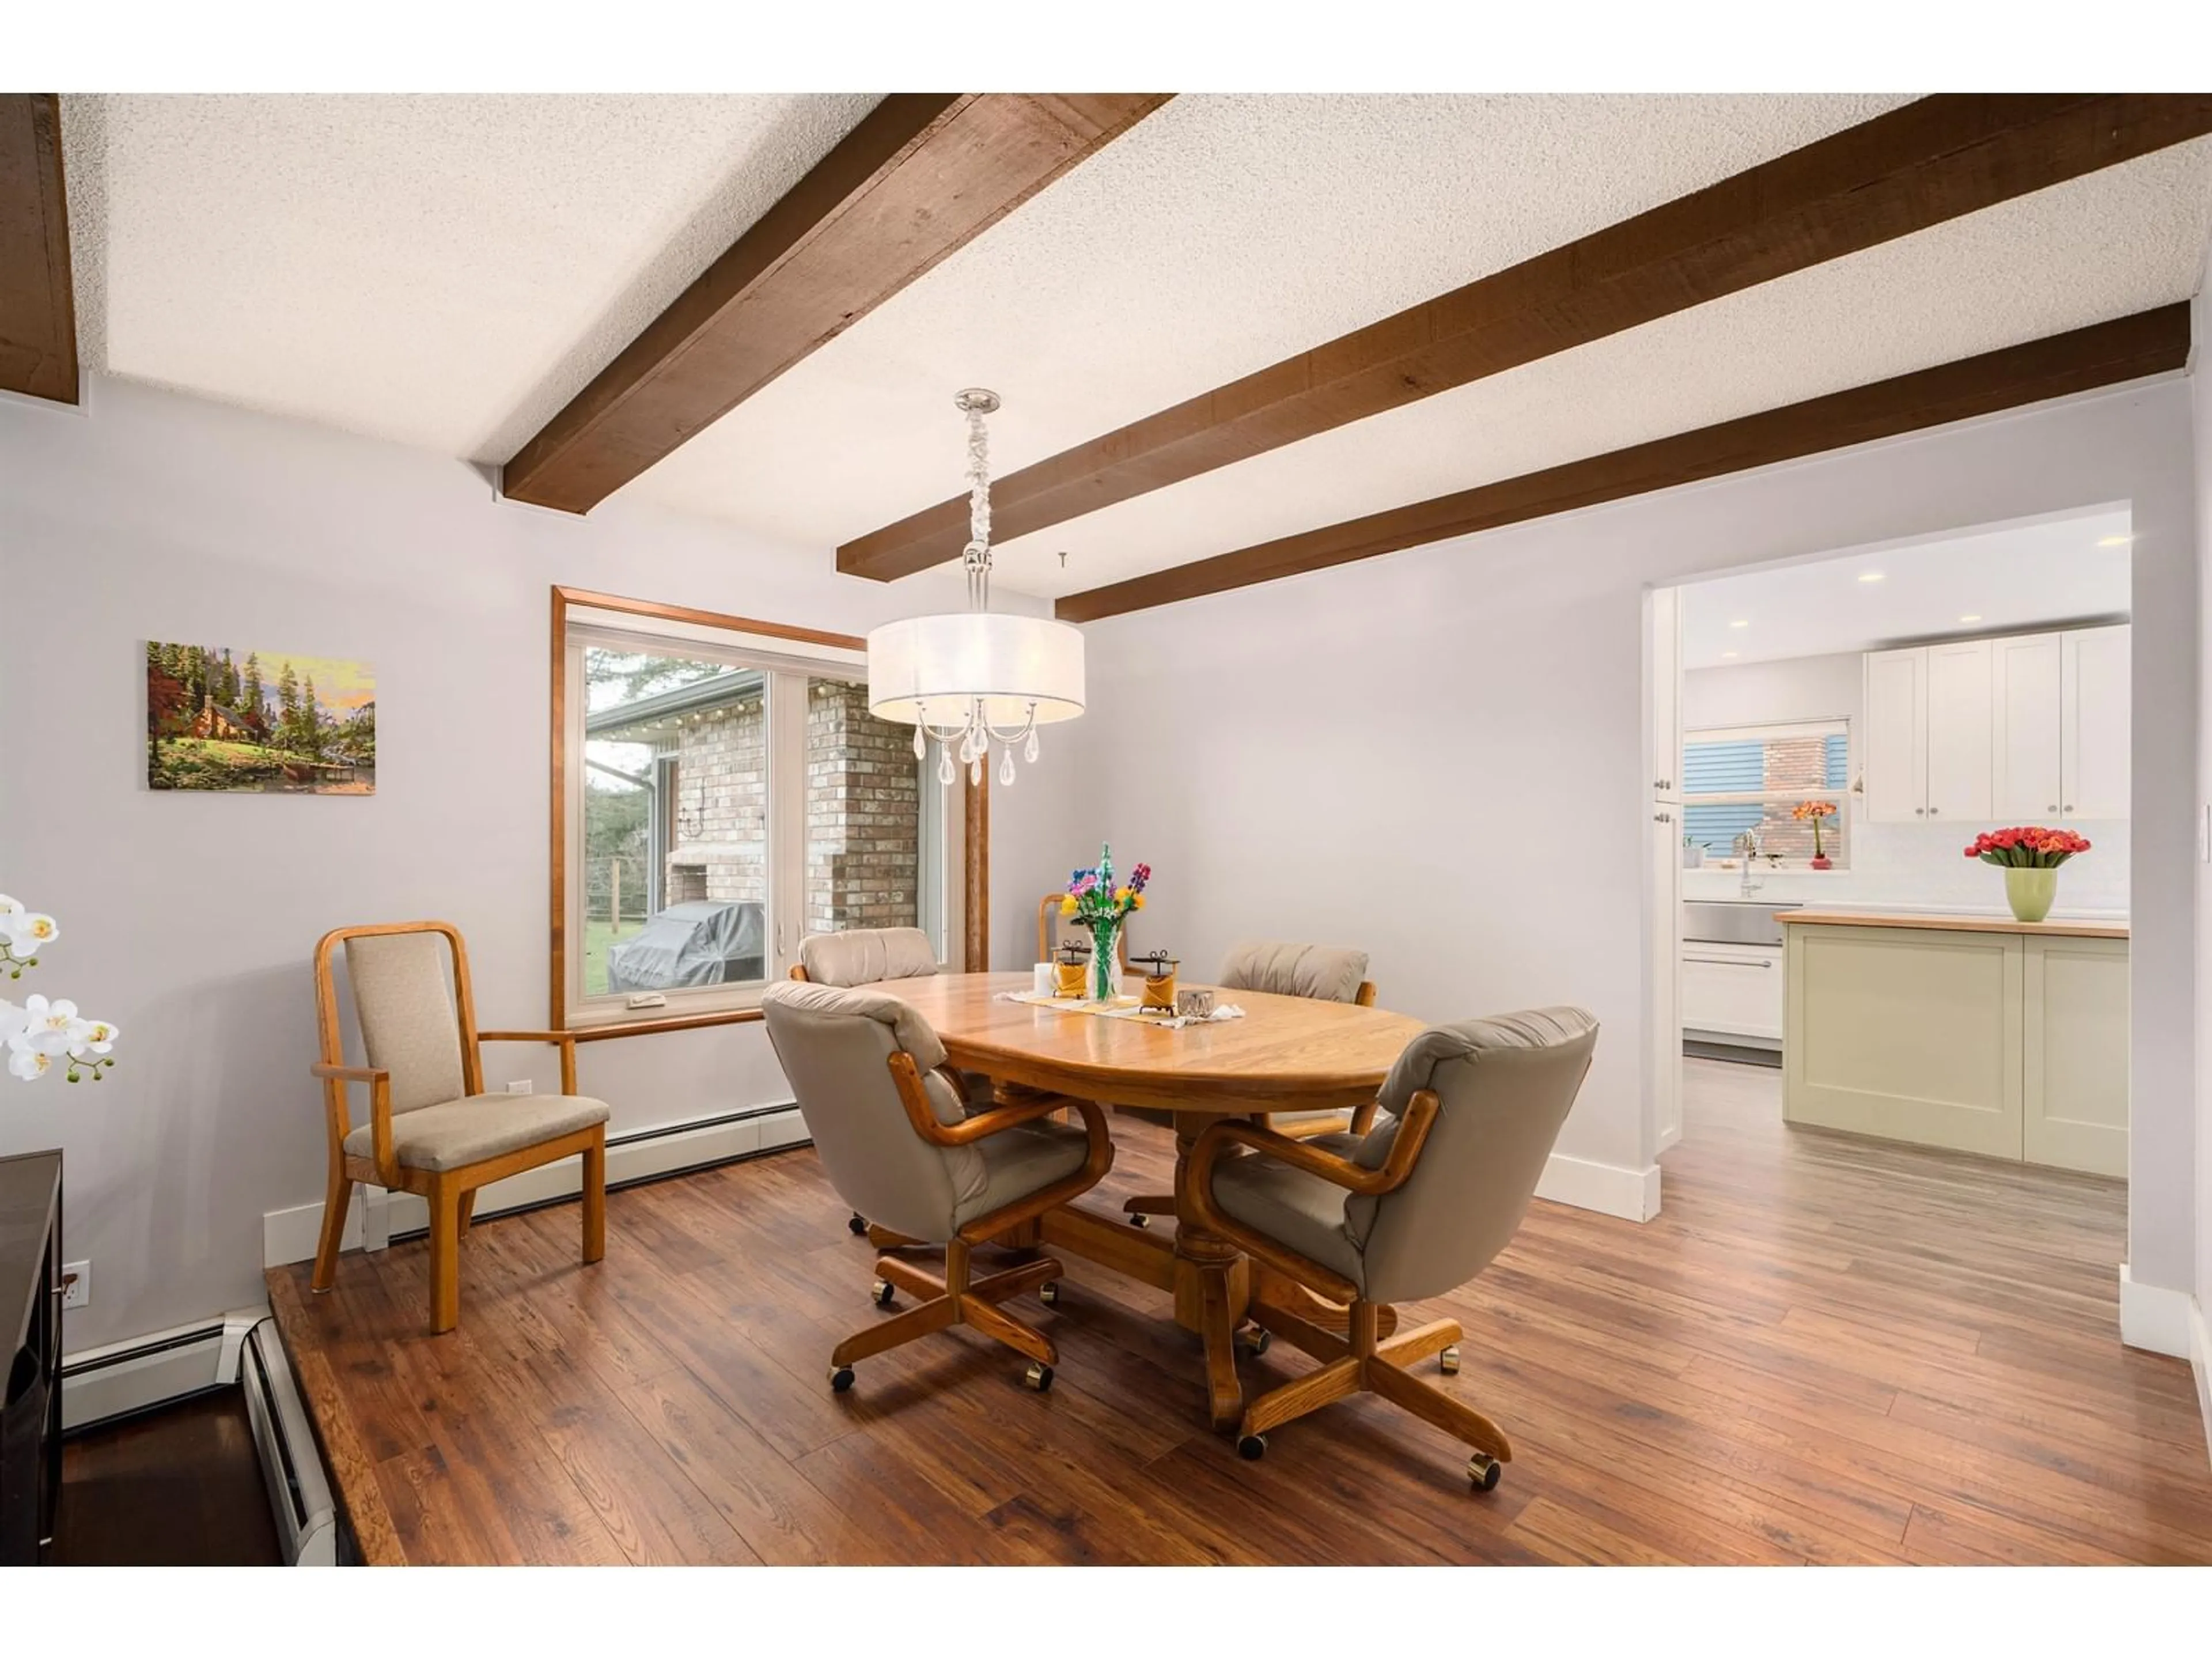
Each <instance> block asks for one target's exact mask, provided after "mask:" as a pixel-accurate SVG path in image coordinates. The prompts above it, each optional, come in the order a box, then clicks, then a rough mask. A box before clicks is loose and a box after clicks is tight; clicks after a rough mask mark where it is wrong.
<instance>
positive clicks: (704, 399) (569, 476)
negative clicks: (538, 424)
mask: <svg viewBox="0 0 2212 1659" xmlns="http://www.w3.org/2000/svg"><path fill="white" fill-rule="evenodd" d="M1169 96H1170V94H1166V93H977V92H963V93H894V94H891V95H890V97H888V98H886V99H884V100H883V102H882V103H880V104H878V105H877V106H876V107H875V108H874V109H873V110H872V111H870V112H869V113H868V115H867V116H866V118H865V119H863V120H862V121H861V122H860V125H859V126H857V127H855V128H854V130H853V131H851V132H850V133H848V135H847V136H846V137H845V138H844V139H843V141H842V142H841V143H839V144H838V145H837V147H836V149H833V150H831V151H830V152H829V155H826V156H824V157H823V160H822V161H821V162H820V164H819V165H817V167H815V168H814V169H813V171H812V172H811V173H808V174H807V175H806V176H805V178H804V179H800V180H799V183H798V184H796V185H793V187H792V189H791V190H790V191H789V192H788V193H787V194H786V195H785V196H784V197H782V198H781V200H779V201H778V202H777V203H776V204H775V206H774V207H772V208H770V209H769V210H768V211H767V212H766V213H765V214H763V216H761V218H760V221H759V222H757V224H755V225H754V226H753V227H752V228H750V229H749V230H747V231H746V232H745V234H744V235H742V236H740V237H739V238H738V240H737V241H736V242H735V243H733V244H732V246H730V248H729V250H728V252H725V253H724V254H723V255H722V256H721V258H719V259H717V260H715V261H714V264H711V265H709V266H708V268H707V270H705V272H704V273H703V274H702V275H701V276H700V277H699V279H698V280H697V281H696V282H695V283H692V284H691V286H690V287H689V288H688V289H684V292H683V293H682V294H681V295H678V297H677V299H676V301H675V302H674V303H673V304H671V306H670V307H668V309H667V310H665V312H663V313H661V314H660V315H659V317H657V318H655V319H653V321H652V322H651V323H648V324H647V325H646V327H645V329H644V331H642V332H641V333H640V334H639V336H638V337H637V338H636V339H635V340H633V341H632V342H631V343H629V345H628V346H627V347H625V348H624V349H623V351H622V352H621V353H620V355H618V356H617V357H616V358H615V360H614V361H613V362H611V363H610V364H608V365H607V367H606V368H605V369H604V370H602V371H601V372H600V374H599V376H598V378H596V379H595V380H592V383H591V384H590V385H589V386H586V387H585V388H584V389H583V391H581V392H579V393H577V395H576V397H575V398H574V399H573V400H572V401H571V402H570V403H569V404H568V407H567V408H565V409H563V410H562V411H561V412H560V413H559V414H557V415H556V416H554V417H553V418H552V419H551V420H550V421H549V422H546V424H545V427H544V429H543V430H542V431H540V432H539V433H538V435H536V436H535V437H533V438H532V439H531V440H530V441H529V442H527V443H526V444H524V445H523V446H522V447H521V448H520V449H519V450H517V451H516V452H515V453H514V457H513V459H511V460H509V461H508V462H507V465H506V466H505V468H504V469H502V472H501V490H502V492H503V493H504V494H506V495H509V496H512V497H513V499H514V500H516V501H530V502H533V503H535V504H536V505H538V506H539V507H555V508H558V509H559V510H561V511H563V512H568V513H584V512H588V511H589V510H590V509H591V508H592V507H596V506H597V505H599V502H601V501H605V499H606V498H607V497H608V496H609V495H612V494H613V493H614V492H615V491H616V490H617V489H621V488H622V487H623V485H624V484H626V483H629V481H630V480H631V479H632V478H635V477H637V476H638V474H639V473H641V472H642V471H645V470H646V469H647V467H649V466H651V465H653V464H654V463H655V462H656V461H659V460H660V459H663V458H664V457H665V456H667V455H668V454H670V453H672V452H673V451H675V450H676V449H677V448H678V447H680V446H681V445H682V444H684V442H685V441H688V440H689V439H690V438H691V437H693V436H694V435H696V434H698V433H699V432H701V431H702V430H704V429H705V428H707V427H708V426H711V425H713V424H714V422H716V421H718V420H720V418H721V417H722V416H725V415H726V414H728V413H729V412H730V410H732V409H735V408H736V407H737V406H738V404H741V403H743V402H744V400H745V399H746V398H750V396H752V395H753V393H755V392H757V391H759V390H760V389H761V388H762V387H763V386H766V385H767V384H768V383H769V381H770V380H774V379H775V377H776V376H777V375H779V374H782V373H783V372H784V370H786V369H787V368H790V367H791V366H792V365H793V363H795V362H799V360H800V359H801V358H803V357H805V356H806V355H807V354H808V353H809V352H811V351H813V350H815V349H817V347H819V346H821V345H823V344H824V343H827V342H828V341H829V340H832V339H834V338H836V336H838V335H839V334H842V332H843V331H845V330H846V329H847V328H848V327H850V326H851V325H853V324H854V322H856V321H858V320H859V319H860V318H862V317H865V316H866V315H867V314H868V313H869V312H871V311H872V310H874V309H875V308H876V307H878V306H879V305H881V304H882V303H883V302H884V301H885V300H887V299H889V298H890V296H891V295H894V294H896V293H897V292H898V291H899V290H900V289H902V288H904V287H905V286H906V285H907V284H908V283H911V282H912V281H914V280H915V278H916V277H917V276H921V274H922V273H923V272H924V271H926V270H929V269H930V267H932V266H933V265H934V264H937V263H938V261H939V260H940V259H942V258H945V256H946V255H947V254H949V253H951V252H954V251H955V250H956V249H957V248H960V247H962V246H964V245H965V244H966V243H967V242H969V240H972V239H973V238H974V237H975V236H977V235H979V234H981V233H982V232H983V231H985V230H987V229H988V228H990V227H991V226H993V225H994V224H996V223H997V222H999V221H1000V219H1002V218H1004V217H1005V216H1006V215H1007V214H1008V213H1011V212H1012V210H1014V209H1015V208H1017V207H1018V206H1020V205H1021V204H1023V203H1024V202H1025V201H1027V200H1028V199H1029V198H1030V197H1031V196H1033V195H1035V194H1036V192H1037V191H1040V190H1042V189H1043V188H1044V187H1045V186H1046V185H1048V184H1050V183H1051V182H1052V181H1053V180H1054V179H1057V178H1059V177H1060V174H1062V173H1066V171H1067V170H1068V169H1069V168H1070V167H1073V166H1075V164H1076V163H1077V162H1079V161H1082V160H1083V159H1084V158H1085V156H1087V155H1091V154H1092V153H1093V152H1094V151H1096V150H1097V149H1100V148H1101V147H1102V146H1103V145H1105V144H1107V143H1110V142H1111V141H1112V140H1113V139H1115V137H1119V136H1120V135H1121V133H1123V132H1125V131H1127V130H1128V129H1129V128H1130V127H1132V126H1133V125H1135V124H1136V123H1137V122H1138V121H1139V120H1141V119H1143V118H1145V117H1146V115H1149V114H1150V113H1151V112H1152V111H1153V110H1155V109H1157V108H1158V107H1159V106H1160V105H1162V104H1164V103H1165V102H1166V101H1167V100H1168V98H1169Z"/></svg>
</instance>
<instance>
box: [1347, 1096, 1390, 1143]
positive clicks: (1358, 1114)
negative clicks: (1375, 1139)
mask: <svg viewBox="0 0 2212 1659" xmlns="http://www.w3.org/2000/svg"><path fill="white" fill-rule="evenodd" d="M1382 1109H1383V1103H1382V1102H1381V1101H1379V1100H1370V1101H1369V1102H1368V1103H1366V1104H1365V1105H1364V1106H1361V1107H1358V1108H1357V1109H1355V1110H1354V1111H1353V1112H1352V1133H1354V1134H1356V1135H1364V1134H1365V1133H1367V1132H1368V1131H1369V1130H1370V1129H1371V1128H1373V1127H1375V1115H1376V1113H1377V1112H1379V1111H1381V1110H1382Z"/></svg>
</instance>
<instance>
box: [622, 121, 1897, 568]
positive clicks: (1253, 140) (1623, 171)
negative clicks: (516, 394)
mask: <svg viewBox="0 0 2212 1659" xmlns="http://www.w3.org/2000/svg"><path fill="white" fill-rule="evenodd" d="M1904 101H1905V100H1904V99H1903V98H1899V97H1803V98H1770V97H1711V98H1708V97H1698V98H1680V97H1284V96H1261V95H1255V96H1240V97H1227V96H1206V95H1191V94H1186V95H1183V96H1181V97H1178V98H1176V100H1174V101H1172V102H1171V103H1170V104H1168V105H1167V106H1164V108H1162V109H1161V110H1159V111H1158V112H1156V113H1154V114H1152V115H1151V116H1149V117H1147V118H1146V119H1145V120H1143V121H1141V122H1139V124H1138V125H1136V126H1135V127H1134V128H1133V129H1132V130H1131V131H1129V132H1127V133H1126V134H1124V135H1123V136H1122V137H1120V138H1118V139H1116V140H1115V142H1114V143H1111V144H1109V145H1108V146H1107V147H1106V148H1105V149H1103V150H1101V151H1100V152H1099V153H1098V154H1097V155H1094V156H1092V157H1091V159H1090V160H1089V161H1085V163H1083V165H1082V166H1080V167H1077V168H1076V169H1074V170H1073V172H1071V173H1068V174H1067V175H1066V177H1064V178H1062V179H1060V181H1059V182H1058V183H1056V184H1054V185H1053V186H1052V187H1051V188H1050V189H1049V190H1047V191H1042V193H1040V194H1039V195H1038V196H1037V197H1035V198H1033V199H1032V200H1031V201H1030V202H1029V203H1028V204H1025V205H1024V207H1022V208H1021V209H1020V210H1018V212H1016V213H1014V214H1012V215H1011V216H1009V217H1008V218H1007V219H1006V221H1005V222H1003V223H1001V224H1000V225H999V226H997V227H996V228H994V229H993V230H992V231H991V232H990V234H988V235H987V236H983V237H981V238H979V239H977V240H975V241H974V242H971V243H970V244H969V246H967V247H965V248H963V249H962V250H961V251H960V252H957V253H955V254H954V255H952V256H951V258H948V259H946V260H945V262H944V263H943V264H940V265H939V266H938V267H937V268H936V269H935V270H933V271H931V272H930V273H929V274H928V275H927V276H924V277H923V278H922V279H921V281H919V282H917V283H914V284H913V285H912V286H910V287H909V288H908V289H905V290H904V291H903V292H902V293H900V294H898V295H896V296H894V297H893V298H892V299H890V300H889V301H886V302H885V303H884V305H882V306H881V307H878V308H877V309H876V310H875V311H874V312H872V313H870V314H869V315H868V316H866V317H865V318H863V319H861V320H860V322H858V323H856V324H854V326H853V327H852V328H850V329H848V331H846V332H845V333H843V334H842V335H841V336H839V337H837V338H836V339H835V340H833V341H831V342H830V343H829V344H828V345H826V346H824V347H823V349H821V350H819V351H817V352H816V353H815V354H814V355H813V356H811V357H809V358H808V359H807V360H806V361H805V362H803V363H801V364H799V366H798V367H797V368H794V369H793V371H792V372H791V373H789V374H786V375H785V376H784V377H783V378H782V379H781V380H778V381H776V382H775V384H773V385H771V386H768V387H767V388H765V389H764V390H763V392H760V393H759V394H758V395H757V396H756V397H754V398H750V400H748V401H747V402H746V403H744V404H741V405H740V406H739V407H738V408H737V409H735V410H732V411H731V413H730V414H729V415H727V416H725V417H724V418H723V419H722V420H721V421H720V422H717V423H716V424H715V425H714V427H712V428H709V429H708V431H706V432H705V433H702V435H700V436H698V437H697V438H695V439H694V440H693V441H691V442H690V444H688V445H686V446H685V447H684V448H683V449H681V450H679V451H678V452H677V453H675V454H673V455H671V457H669V459H667V460H665V461H664V462H662V463H661V464H660V465H659V466H657V467H655V468H654V469H653V471H650V472H648V473H647V474H646V475H645V476H644V477H641V478H640V479H638V480H637V481H636V482H635V483H633V484H632V485H630V486H629V489H630V490H631V491H632V492H634V493H635V494H636V495H641V496H644V497H647V498H649V499H652V500H656V501H661V502H664V503H665V504H667V505H670V506H674V507H684V508H688V509H690V510H692V511H695V512H701V513H731V514H735V515H737V516H739V517H742V518H744V520H746V521H747V522H748V523H749V524H750V525H752V526H756V527H757V528H760V529H763V530H765V531H768V532H773V533H778V534H781V535H783V536H786V537H788V538H792V539H794V540H798V541H801V542H805V543H811V544H823V543H829V544H835V543H837V542H840V541H843V540H847V539H849V538H852V537H854V536H856V535H860V534H862V533H864V532H867V531H870V530H873V529H875V528H877V527H878V526H881V525H883V524H885V523H888V522H890V520H894V519H896V518H900V517H902V516H903V515H904V514H906V513H911V512H913V511H915V509H917V508H919V507H927V506H928V505H930V504H931V503H933V502H935V501H941V500H943V499H944V498H945V497H946V496H948V495H956V494H957V493H958V491H959V489H960V478H961V466H962V443H963V432H962V428H961V424H960V417H959V416H958V415H957V413H956V412H955V411H954V410H953V408H952V395H953V393H954V392H957V391H958V390H959V389H960V388H961V387H963V386H989V387H991V388H993V389H994V390H995V391H997V392H999V393H1000V395H1001V396H1002V397H1004V398H1005V399H1006V407H1005V409H1004V410H1003V411H1002V412H1001V413H1000V414H999V415H998V416H994V418H993V421H992V423H991V434H992V453H993V461H994V467H995V470H996V471H999V472H1000V473H1004V472H1007V471H1012V470H1013V469H1014V468H1016V467H1018V466H1021V465H1025V464H1026V463H1028V462H1030V461H1033V460H1036V459H1041V458H1042V457H1043V456H1046V455H1049V454H1052V453H1056V452H1057V451H1059V450H1060V449H1063V448H1066V447H1068V446H1070V445H1072V444H1076V443H1080V442H1082V441H1084V440H1085V439H1087V438H1092V437H1096V436H1097V435H1099V434H1100V433H1102V432H1105V431H1109V430H1110V429H1112V428H1115V427H1117V426H1120V425H1122V424H1123V423H1125V422H1129V421H1133V420H1136V419H1139V418H1140V417H1141V416H1146V415H1150V414H1152V413H1153V412H1155V411H1156V410H1160V409H1163V408H1165V407H1167V406H1168V405H1169V404H1174V403H1177V402H1179V401H1181V400H1182V399H1183V398H1188V397H1192V396H1194V395H1196V394H1197V393H1199V392H1203V391H1205V390H1206V389H1207V388H1209V387H1211V386H1217V385H1218V384H1220V383H1222V382H1223V381H1225V380H1233V379H1235V378H1237V376H1239V375H1242V374H1249V373H1250V372H1252V371H1253V370H1255V369H1258V368H1264V367H1265V366H1266V365H1267V364H1268V363H1271V362H1276V361H1277V360H1279V359H1280V358H1283V357H1285V356H1291V354H1293V353H1295V352H1298V351H1303V350H1304V349H1307V348H1309V347H1310V346H1314V345H1317V344H1319V343H1322V341H1324V340H1327V339H1329V338H1331V337H1334V336H1336V335H1339V334H1341V333H1344V332H1346V331H1348V330H1351V329H1354V328H1358V327H1360V326H1363V325H1365V324H1368V323H1370V322H1373V321H1375V320H1376V319H1378V318H1381V317H1384V316H1388V315H1389V314H1390V313H1392V312H1395V311H1398V310H1401V309H1402V308H1403V307H1407V306H1409V305H1413V304H1416V303H1418V302H1419V301H1422V300H1425V299H1429V298H1431V297H1432V296H1434V295H1437V294H1440V293H1443V292H1444V291H1446V290H1447V289H1452V288H1455V287H1458V286H1459V285H1460V284H1462V283H1468V282H1471V281H1473V280H1474V278H1476V277H1478V276H1483V275H1485V274H1486V273H1488V272H1490V271H1492V270H1499V269H1502V268H1504V267H1505V266H1507V265H1510V264H1516V263H1517V262H1519V261H1520V260H1522V259H1524V258H1528V257H1529V256H1531V255H1533V254H1535V253H1538V252H1542V251H1543V250H1545V249H1547V248H1549V247H1554V246H1558V245H1559V244H1560V243H1562V242H1566V241H1571V240H1574V239H1575V238H1577V237H1579V236H1583V235H1586V234H1589V233H1590V232H1592V231H1594V230H1596V229H1598V228H1601V227H1602V226H1605V225H1607V224H1611V223H1613V222H1616V221H1618V220H1620V219H1624V218H1627V217H1629V216H1632V215H1634V214H1637V213H1640V212H1643V211H1644V210H1646V209H1648V208H1651V207H1655V206H1656V205H1658V204H1660V203H1662V202H1664V201H1668V200H1671V199H1672V198H1673V197H1677V196H1680V195H1682V194H1684V193H1686V191H1692V190H1697V189H1699V188H1701V187H1703V186H1704V185H1709V184H1711V183H1712V182H1714V181H1715V180H1716V179H1722V178H1725V177H1726V176H1728V175H1729V174H1730V173H1740V172H1741V171H1742V170H1743V169H1744V168H1746V167H1752V166H1755V165H1756V164H1757V163H1759V162H1760V161H1765V160H1767V159H1769V158H1770V157H1772V156H1774V155H1780V154H1781V153H1783V152H1784V151H1785V150H1790V149H1796V148H1797V147H1798V146H1800V145H1802V144H1806V143H1811V142H1812V141H1813V140H1814V139H1816V138H1819V137H1824V136H1825V135H1826V134H1828V133H1830V132H1832V131H1837V130H1838V129H1839V128H1842V127H1845V126H1850V125H1854V124H1856V123H1857V122H1860V121H1863V120H1866V119H1868V118H1871V117H1872V116H1874V115H1875V114H1878V113H1880V112H1881V111H1882V110H1883V109H1885V108H1888V107H1890V106H1893V105H1896V104H1899V103H1902V102H1904ZM1237 533H1238V532H1237V531H1236V529H1235V528H1234V527H1233V526H1232V524H1231V522H1230V521H1226V520H1225V521H1223V522H1222V523H1221V524H1219V525H1218V526H1217V533H1216V534H1215V536H1214V538H1213V539H1212V541H1211V542H1210V543H1209V544H1208V545H1207V547H1206V550H1207V551H1209V552H1218V551H1220V550H1222V549H1224V548H1225V547H1230V546H1235V545H1238V542H1237V540H1235V539H1233V538H1235V537H1236V536H1237ZM1224 537H1227V538H1231V539H1226V540H1225V539H1222V538H1224ZM1040 591H1043V590H1042V589H1041V590H1040Z"/></svg>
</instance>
